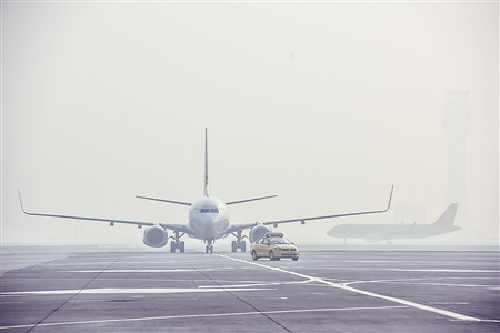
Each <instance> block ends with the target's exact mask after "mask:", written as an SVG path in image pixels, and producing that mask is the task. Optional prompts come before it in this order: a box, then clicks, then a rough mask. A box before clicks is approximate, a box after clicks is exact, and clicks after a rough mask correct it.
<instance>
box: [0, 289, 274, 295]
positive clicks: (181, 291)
mask: <svg viewBox="0 0 500 333" xmlns="http://www.w3.org/2000/svg"><path fill="white" fill-rule="evenodd" d="M268 290H273V289H256V288H235V289H231V291H268ZM222 291H225V290H224V289H209V288H203V289H126V288H125V289H118V288H110V289H83V290H44V291H18V292H6V293H0V296H3V297H5V296H45V295H73V294H76V293H79V294H91V295H96V294H101V295H102V294H154V295H156V294H185V293H210V292H222Z"/></svg>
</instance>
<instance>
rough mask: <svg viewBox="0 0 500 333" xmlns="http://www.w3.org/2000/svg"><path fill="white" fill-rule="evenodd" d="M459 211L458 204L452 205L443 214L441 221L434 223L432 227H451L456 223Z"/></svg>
mask: <svg viewBox="0 0 500 333" xmlns="http://www.w3.org/2000/svg"><path fill="white" fill-rule="evenodd" d="M457 210H458V204H457V203H452V204H450V206H449V207H448V209H447V210H445V211H444V212H443V214H441V216H440V217H439V219H438V220H437V221H436V222H434V223H432V224H431V225H432V226H434V227H439V228H443V227H451V226H452V225H453V222H455V217H456V216H457Z"/></svg>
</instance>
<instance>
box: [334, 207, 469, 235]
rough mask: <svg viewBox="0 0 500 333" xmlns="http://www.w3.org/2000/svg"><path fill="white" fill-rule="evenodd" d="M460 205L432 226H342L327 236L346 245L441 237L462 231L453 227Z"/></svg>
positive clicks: (448, 211)
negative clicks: (337, 239)
mask: <svg viewBox="0 0 500 333" xmlns="http://www.w3.org/2000/svg"><path fill="white" fill-rule="evenodd" d="M457 210H458V204H457V203H452V204H450V206H449V207H448V209H446V210H445V211H444V212H443V213H442V214H441V216H440V217H439V219H438V220H437V221H436V222H434V223H430V224H417V222H414V223H413V224H411V225H408V224H403V223H401V224H380V223H379V224H359V223H356V224H340V225H336V226H335V227H333V229H332V230H330V231H328V232H327V234H328V235H330V236H332V237H334V238H343V239H344V244H345V243H346V240H347V239H364V240H365V242H367V243H378V242H381V241H387V244H392V240H393V239H418V238H427V237H430V236H435V235H441V234H445V233H448V232H452V231H457V230H460V227H459V226H455V225H453V222H454V221H455V217H456V215H457Z"/></svg>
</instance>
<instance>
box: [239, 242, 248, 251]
mask: <svg viewBox="0 0 500 333" xmlns="http://www.w3.org/2000/svg"><path fill="white" fill-rule="evenodd" d="M240 249H241V252H247V242H245V241H241V243H240Z"/></svg>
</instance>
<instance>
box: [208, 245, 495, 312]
mask: <svg viewBox="0 0 500 333" xmlns="http://www.w3.org/2000/svg"><path fill="white" fill-rule="evenodd" d="M216 255H217V256H220V257H222V258H226V259H229V260H234V261H238V262H241V263H245V264H247V265H248V264H249V265H256V266H260V267H262V268H266V269H269V270H272V271H277V272H281V273H286V274H291V275H295V276H300V277H302V278H304V279H309V280H311V281H315V282H320V283H323V284H326V285H329V286H331V287H335V288H338V289H341V290H345V291H349V292H352V293H357V294H362V295H366V296H371V297H375V298H379V299H383V300H386V301H389V302H394V303H399V304H402V305H406V306H409V307H412V308H416V309H419V310H423V311H428V312H432V313H437V314H440V315H443V316H447V317H450V318H452V319H455V320H458V321H476V322H477V321H490V320H482V319H479V318H476V317H472V316H467V315H463V314H460V313H456V312H452V311H447V310H441V309H438V308H435V307H432V306H429V305H424V304H419V303H415V302H411V301H407V300H404V299H400V298H397V297H392V296H387V295H382V294H377V293H372V292H369V291H364V290H361V289H356V288H354V287H351V286H349V285H347V283H335V282H330V281H326V280H324V279H321V278H318V277H315V276H311V275H306V274H302V273H298V272H293V271H289V270H285V269H282V268H280V267H273V266H269V265H265V264H259V263H256V262H250V261H247V260H241V259H237V258H232V257H229V256H227V255H223V254H216Z"/></svg>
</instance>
